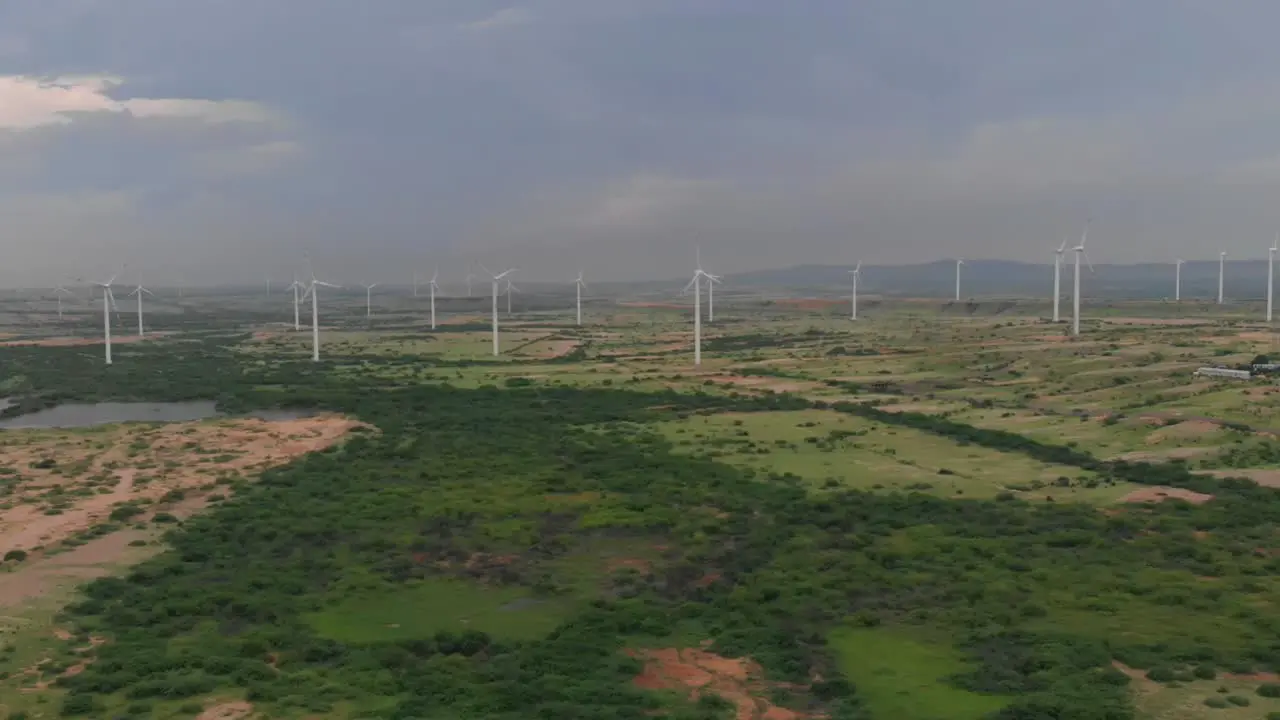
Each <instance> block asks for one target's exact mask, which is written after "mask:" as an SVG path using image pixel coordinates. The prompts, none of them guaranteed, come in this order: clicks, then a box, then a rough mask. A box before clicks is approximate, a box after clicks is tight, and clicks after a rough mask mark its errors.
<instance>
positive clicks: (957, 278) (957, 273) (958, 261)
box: [956, 259, 964, 302]
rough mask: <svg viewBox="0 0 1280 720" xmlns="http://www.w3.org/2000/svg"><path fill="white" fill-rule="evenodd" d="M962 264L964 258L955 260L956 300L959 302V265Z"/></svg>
mask: <svg viewBox="0 0 1280 720" xmlns="http://www.w3.org/2000/svg"><path fill="white" fill-rule="evenodd" d="M962 265H964V260H963V259H959V260H956V302H960V267H961V266H962Z"/></svg>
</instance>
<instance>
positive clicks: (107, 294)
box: [94, 275, 116, 365]
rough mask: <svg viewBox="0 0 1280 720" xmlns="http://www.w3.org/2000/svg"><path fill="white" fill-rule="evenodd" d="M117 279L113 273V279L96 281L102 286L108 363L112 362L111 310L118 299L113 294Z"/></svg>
mask: <svg viewBox="0 0 1280 720" xmlns="http://www.w3.org/2000/svg"><path fill="white" fill-rule="evenodd" d="M115 281H116V276H115V275H112V276H111V279H110V280H108V281H106V282H104V283H94V285H97V286H98V287H100V288H102V340H103V343H104V345H105V346H106V358H107V364H108V365H110V364H111V310H113V309H115V306H116V299H115V297H114V296H113V295H112V294H111V283H113V282H115Z"/></svg>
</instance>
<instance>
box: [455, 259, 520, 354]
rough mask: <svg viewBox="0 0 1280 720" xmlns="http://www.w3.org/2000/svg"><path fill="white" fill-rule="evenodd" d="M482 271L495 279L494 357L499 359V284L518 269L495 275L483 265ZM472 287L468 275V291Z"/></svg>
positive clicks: (510, 269)
mask: <svg viewBox="0 0 1280 720" xmlns="http://www.w3.org/2000/svg"><path fill="white" fill-rule="evenodd" d="M480 269H481V270H484V272H485V274H486V275H489V276H491V277H492V278H493V356H494V357H497V356H498V283H499V282H501V281H502V279H503V278H505V277H506V276H508V275H510V274H511V273H513V272H515V271H516V269H515V268H509V269H507V270H503V271H502V272H500V273H498V274H497V275H494V274H493V273H491V272H489V271H488V270H485V267H484V266H483V265H481V266H480ZM470 286H471V276H470V275H468V276H467V287H468V291H469V290H470ZM468 297H470V295H468Z"/></svg>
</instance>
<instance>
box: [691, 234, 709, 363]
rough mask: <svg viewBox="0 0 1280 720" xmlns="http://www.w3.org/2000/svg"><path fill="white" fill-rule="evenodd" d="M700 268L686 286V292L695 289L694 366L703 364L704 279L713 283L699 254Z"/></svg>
mask: <svg viewBox="0 0 1280 720" xmlns="http://www.w3.org/2000/svg"><path fill="white" fill-rule="evenodd" d="M698 255H699V256H698V267H697V269H696V270H694V272H693V279H692V280H690V281H689V284H688V285H685V286H684V292H688V291H689V288H693V364H694V365H701V364H702V278H707V282H708V283H710V282H711V276H710V275H708V274H707V273H705V272H703V270H702V257H701V253H699V254H698Z"/></svg>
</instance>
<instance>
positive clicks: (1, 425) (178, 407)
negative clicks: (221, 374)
mask: <svg viewBox="0 0 1280 720" xmlns="http://www.w3.org/2000/svg"><path fill="white" fill-rule="evenodd" d="M217 414H218V410H217V408H216V403H214V402H213V401H212V400H197V401H195V402H169V403H110V402H109V403H68V404H66V405H59V406H57V407H51V408H48V409H46V410H39V411H36V412H33V413H27V414H26V415H19V416H18V417H13V418H7V419H4V420H0V429H4V430H18V429H30V428H78V427H92V426H94V425H106V424H108V423H120V422H183V421H186V420H203V419H204V418H211V417H216V416H217Z"/></svg>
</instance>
